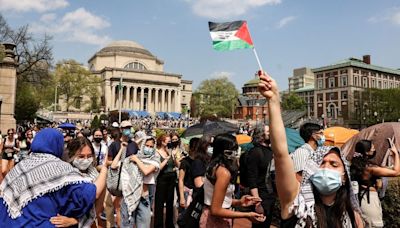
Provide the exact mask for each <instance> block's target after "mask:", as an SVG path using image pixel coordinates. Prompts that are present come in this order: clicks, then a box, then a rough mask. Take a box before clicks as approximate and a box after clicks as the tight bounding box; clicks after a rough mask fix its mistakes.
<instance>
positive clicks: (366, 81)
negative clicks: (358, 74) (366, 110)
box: [363, 77, 368, 88]
mask: <svg viewBox="0 0 400 228" xmlns="http://www.w3.org/2000/svg"><path fill="white" fill-rule="evenodd" d="M363 87H364V88H367V87H368V79H367V77H363Z"/></svg>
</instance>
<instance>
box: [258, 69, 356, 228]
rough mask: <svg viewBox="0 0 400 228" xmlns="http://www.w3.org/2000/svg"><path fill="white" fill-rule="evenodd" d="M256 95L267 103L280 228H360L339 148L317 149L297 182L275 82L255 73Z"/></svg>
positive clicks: (347, 175)
mask: <svg viewBox="0 0 400 228" xmlns="http://www.w3.org/2000/svg"><path fill="white" fill-rule="evenodd" d="M259 76H260V82H259V84H258V89H259V91H260V94H261V95H262V96H264V97H265V98H266V99H267V101H268V111H269V112H268V113H269V121H270V134H271V146H272V151H273V154H274V160H275V173H276V189H277V193H278V198H279V200H280V205H281V218H282V219H281V225H280V226H281V227H283V228H286V227H290V228H292V227H321V228H322V227H341V228H347V227H353V228H355V227H357V228H362V227H364V224H363V220H362V218H361V216H360V208H359V205H358V201H357V199H356V197H355V195H354V193H353V190H352V188H351V185H350V183H351V180H350V176H349V174H350V170H349V165H348V162H347V161H346V159H345V158H344V157H343V156H342V154H341V152H340V149H339V148H336V147H318V148H316V151H315V152H314V153H311V154H310V156H309V157H308V159H307V161H306V163H305V166H304V169H303V173H302V175H303V178H302V181H301V183H299V181H298V180H297V177H296V173H295V172H294V167H295V166H294V164H293V161H292V159H291V158H290V156H289V153H288V148H287V140H286V134H285V127H284V125H283V120H282V115H281V106H280V98H279V90H278V87H277V84H276V82H275V80H273V79H272V78H271V77H270V76H268V75H267V74H266V73H264V72H262V71H259Z"/></svg>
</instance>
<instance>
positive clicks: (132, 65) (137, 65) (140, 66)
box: [124, 62, 146, 70]
mask: <svg viewBox="0 0 400 228" xmlns="http://www.w3.org/2000/svg"><path fill="white" fill-rule="evenodd" d="M124 68H125V69H133V70H146V67H145V66H144V65H143V64H141V63H139V62H131V63H128V64H126V65H125V67H124Z"/></svg>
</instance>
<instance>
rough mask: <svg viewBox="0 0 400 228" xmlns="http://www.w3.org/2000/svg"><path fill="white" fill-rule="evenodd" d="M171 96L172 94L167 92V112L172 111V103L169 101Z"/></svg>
mask: <svg viewBox="0 0 400 228" xmlns="http://www.w3.org/2000/svg"><path fill="white" fill-rule="evenodd" d="M171 94H172V90H168V101H167V105H168V112H171V111H172V109H171V103H172V101H171Z"/></svg>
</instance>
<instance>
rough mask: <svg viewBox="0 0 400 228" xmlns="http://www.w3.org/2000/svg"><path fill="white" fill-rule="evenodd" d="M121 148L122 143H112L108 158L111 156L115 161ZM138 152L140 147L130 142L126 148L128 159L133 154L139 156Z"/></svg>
mask: <svg viewBox="0 0 400 228" xmlns="http://www.w3.org/2000/svg"><path fill="white" fill-rule="evenodd" d="M120 148H121V142H119V141H115V142H113V143H111V145H110V146H109V147H108V156H109V157H110V156H111V157H112V159H114V158H115V156H117V154H118V151H119V150H120ZM138 150H139V147H138V145H137V144H136V143H135V142H134V141H132V140H129V141H128V146H127V148H126V157H129V156H131V155H132V154H137V152H138Z"/></svg>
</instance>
